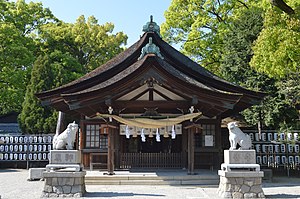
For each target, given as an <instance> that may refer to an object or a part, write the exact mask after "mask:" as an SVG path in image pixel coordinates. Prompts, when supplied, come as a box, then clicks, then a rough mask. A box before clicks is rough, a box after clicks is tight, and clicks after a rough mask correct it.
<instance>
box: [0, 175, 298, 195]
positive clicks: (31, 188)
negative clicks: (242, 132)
mask: <svg viewBox="0 0 300 199" xmlns="http://www.w3.org/2000/svg"><path fill="white" fill-rule="evenodd" d="M27 177H28V170H13V169H9V170H0V196H1V197H0V199H18V198H22V199H23V198H24V199H27V198H30V199H35V198H40V196H41V194H42V190H43V186H44V182H43V181H27ZM217 188H218V186H171V185H159V186H149V185H146V186H143V185H87V186H86V189H87V192H88V193H87V194H86V195H85V197H83V198H92V199H93V198H101V199H104V198H109V199H128V198H130V199H131V198H133V199H150V198H151V199H156V198H158V199H159V198H171V199H177V198H178V199H203V198H218V195H217ZM263 190H264V193H265V195H266V197H267V198H299V199H300V179H299V178H292V177H291V178H287V177H280V178H274V181H273V182H272V183H263Z"/></svg>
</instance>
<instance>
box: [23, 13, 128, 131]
mask: <svg viewBox="0 0 300 199" xmlns="http://www.w3.org/2000/svg"><path fill="white" fill-rule="evenodd" d="M113 28H114V26H113V24H111V23H107V24H105V25H99V24H97V20H96V19H95V18H94V17H89V19H88V20H87V21H85V18H84V16H80V17H79V18H78V20H77V21H76V23H74V24H70V23H64V22H62V21H60V22H58V23H49V24H46V25H44V26H42V27H41V28H40V31H39V34H38V35H37V41H39V42H38V46H39V48H40V49H41V52H43V53H44V54H43V55H41V58H39V60H38V61H37V62H36V63H35V65H34V70H33V71H32V74H31V80H30V84H29V85H28V87H27V92H26V96H25V101H24V103H23V109H22V112H21V114H20V117H19V119H20V124H21V128H22V130H23V132H27V133H41V132H43V133H54V130H55V127H56V121H57V112H56V111H54V110H52V109H49V108H48V107H42V106H41V104H40V103H39V101H38V100H37V98H36V97H35V95H34V94H35V93H38V92H41V91H45V90H50V89H53V88H56V87H58V86H61V85H63V84H66V83H69V82H71V81H72V80H75V79H77V78H79V77H80V76H82V75H83V74H85V73H87V72H89V71H91V70H93V69H94V68H96V67H98V66H100V65H101V64H103V63H104V62H106V61H107V60H109V59H111V58H112V57H113V56H115V54H117V53H119V52H121V51H122V50H123V48H122V45H123V44H126V40H127V36H126V35H125V34H123V33H122V32H120V33H116V34H112V31H113ZM46 68H47V69H46ZM42 70H44V72H43V73H41V74H39V72H40V71H42Z"/></svg>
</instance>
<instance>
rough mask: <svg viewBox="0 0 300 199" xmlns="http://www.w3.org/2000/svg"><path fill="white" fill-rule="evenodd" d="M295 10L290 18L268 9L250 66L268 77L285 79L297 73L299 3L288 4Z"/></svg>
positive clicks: (298, 66)
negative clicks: (292, 73) (290, 74)
mask: <svg viewBox="0 0 300 199" xmlns="http://www.w3.org/2000/svg"><path fill="white" fill-rule="evenodd" d="M287 2H288V3H289V4H290V5H293V8H295V10H296V14H295V15H293V16H290V15H287V14H286V13H283V12H282V11H281V10H279V9H274V8H269V9H268V10H267V11H266V13H265V17H264V29H263V30H262V32H261V33H260V35H259V37H258V39H257V41H256V42H255V46H254V47H253V50H254V52H255V53H254V57H253V59H252V60H251V62H250V64H251V66H252V67H253V68H255V69H256V70H258V71H261V72H264V73H266V74H268V75H269V76H271V77H275V78H284V77H285V76H286V75H288V74H289V73H291V72H296V71H299V70H300V56H299V52H300V3H299V2H298V3H296V2H297V1H295V0H290V1H287Z"/></svg>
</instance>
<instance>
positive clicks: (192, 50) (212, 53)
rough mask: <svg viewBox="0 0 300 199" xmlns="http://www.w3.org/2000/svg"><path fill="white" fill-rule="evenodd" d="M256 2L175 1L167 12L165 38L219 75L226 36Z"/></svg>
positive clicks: (164, 25)
mask: <svg viewBox="0 0 300 199" xmlns="http://www.w3.org/2000/svg"><path fill="white" fill-rule="evenodd" d="M255 2H257V1H255V0H254V1H251V2H249V1H247V2H244V1H238V0H229V1H218V0H173V1H172V3H171V5H170V7H169V8H168V10H167V11H166V12H165V17H166V22H165V23H164V24H162V31H161V32H162V35H163V37H164V38H166V40H167V41H169V42H171V43H175V44H181V48H182V52H183V53H184V54H186V55H187V56H189V57H191V58H192V59H194V60H195V61H197V62H198V63H199V64H201V65H202V66H204V67H205V68H207V69H209V70H210V71H212V72H214V73H216V74H220V73H219V66H220V60H221V57H222V49H223V47H224V36H225V35H226V34H227V32H228V30H229V24H230V23H231V21H232V20H234V18H235V17H236V13H239V12H241V10H245V9H248V8H249V6H250V5H252V4H255Z"/></svg>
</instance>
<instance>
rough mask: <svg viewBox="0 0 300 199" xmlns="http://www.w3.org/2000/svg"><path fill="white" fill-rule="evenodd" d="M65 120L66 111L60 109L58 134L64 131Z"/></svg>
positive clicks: (57, 124) (57, 125)
mask: <svg viewBox="0 0 300 199" xmlns="http://www.w3.org/2000/svg"><path fill="white" fill-rule="evenodd" d="M64 121H65V113H64V112H61V111H59V112H58V118H57V123H56V132H55V134H56V135H59V134H60V133H61V132H63V131H64V128H65V127H64Z"/></svg>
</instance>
